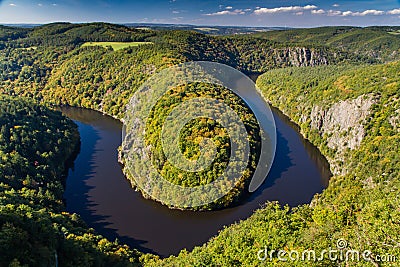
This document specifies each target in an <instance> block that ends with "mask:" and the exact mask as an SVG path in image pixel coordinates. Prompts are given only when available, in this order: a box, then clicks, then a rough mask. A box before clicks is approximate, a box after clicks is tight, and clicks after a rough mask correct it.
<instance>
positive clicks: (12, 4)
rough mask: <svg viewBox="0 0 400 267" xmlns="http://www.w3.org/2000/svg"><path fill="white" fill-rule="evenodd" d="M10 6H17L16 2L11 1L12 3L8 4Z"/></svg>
mask: <svg viewBox="0 0 400 267" xmlns="http://www.w3.org/2000/svg"><path fill="white" fill-rule="evenodd" d="M8 5H9V6H17V5H16V4H14V3H11V4H8Z"/></svg>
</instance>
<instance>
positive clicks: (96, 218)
mask: <svg viewBox="0 0 400 267" xmlns="http://www.w3.org/2000/svg"><path fill="white" fill-rule="evenodd" d="M61 111H62V112H63V113H64V114H65V115H67V116H69V117H70V118H71V119H73V120H74V122H75V123H76V124H77V125H78V130H79V133H80V136H81V144H83V145H82V146H81V148H80V151H79V154H78V156H77V157H76V159H75V162H74V163H73V164H72V166H71V167H70V169H69V172H68V179H67V181H66V190H65V192H64V199H65V200H66V203H67V205H66V207H67V211H68V212H71V213H78V214H79V215H80V216H81V218H82V219H83V220H84V221H85V222H86V224H87V225H88V226H89V227H91V228H94V229H96V231H97V232H99V233H100V234H102V235H103V236H105V237H106V238H108V239H109V240H115V239H116V238H118V240H120V241H122V243H126V244H130V245H131V246H133V247H135V248H137V249H139V250H140V251H143V252H145V253H154V251H152V250H151V249H148V248H146V247H143V246H142V245H143V244H145V243H146V241H144V240H137V239H134V238H132V237H129V236H120V235H119V234H118V232H117V229H115V228H112V223H110V222H109V219H110V217H111V216H109V215H100V214H98V213H97V212H96V210H97V207H98V206H99V204H98V202H97V201H96V200H95V199H94V198H93V195H92V194H90V192H91V191H93V190H94V189H95V188H96V185H91V183H90V182H89V181H91V180H93V179H96V176H97V175H98V172H97V170H98V169H99V167H100V166H99V165H98V164H100V162H99V161H98V155H99V153H100V154H101V153H109V151H108V150H106V151H105V150H104V149H98V143H99V142H101V141H102V136H101V130H102V129H101V127H100V129H99V128H98V127H99V125H96V122H97V123H98V122H101V119H103V118H101V116H102V115H101V114H99V113H97V112H94V113H93V114H90V115H91V116H87V115H88V114H87V113H91V112H92V111H90V110H83V109H71V108H67V107H63V108H61ZM116 125H117V124H116ZM115 149H117V147H115ZM113 165H115V162H114V164H113ZM104 166H106V165H104ZM107 168H108V167H107ZM110 168H115V166H110Z"/></svg>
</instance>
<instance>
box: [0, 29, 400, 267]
mask: <svg viewBox="0 0 400 267" xmlns="http://www.w3.org/2000/svg"><path fill="white" fill-rule="evenodd" d="M398 30H399V29H398V28H393V27H389V28H388V27H371V28H356V27H327V28H316V29H293V30H287V31H271V32H267V33H260V34H255V35H248V36H247V35H246V36H223V37H221V36H208V35H204V34H200V33H196V32H192V31H178V30H171V31H154V30H144V29H141V30H140V29H139V30H138V29H133V28H129V27H126V26H119V25H112V24H105V23H91V24H69V23H55V24H49V25H43V26H40V27H36V28H32V29H21V28H14V27H3V26H2V27H0V111H1V113H0V120H1V122H2V124H1V127H2V128H1V132H0V133H1V134H0V138H1V142H0V146H1V147H0V155H1V157H0V160H1V161H0V179H1V182H2V183H1V187H2V189H1V190H0V201H1V206H0V207H1V214H0V248H1V251H2V252H3V251H5V252H7V253H2V254H1V255H0V262H1V263H5V264H6V265H8V264H9V263H10V262H13V264H14V266H18V263H20V264H27V265H29V266H40V263H41V262H42V261H43V260H45V261H48V262H49V264H50V265H51V264H53V259H54V251H55V250H56V251H58V252H59V254H58V257H59V259H60V263H61V262H62V263H63V265H65V266H107V265H108V266H110V265H113V266H118V264H120V266H127V265H129V264H132V265H135V264H136V265H144V266H163V265H164V266H213V265H214V266H240V265H247V266H258V265H260V264H265V265H266V266H276V265H278V264H279V265H280V266H304V262H286V263H285V262H278V260H277V258H276V257H274V259H273V260H272V261H269V260H267V261H265V262H260V261H259V259H257V253H258V252H259V251H260V250H263V249H265V248H267V249H268V250H271V249H275V250H279V249H288V250H290V249H296V250H300V251H302V250H304V249H315V250H316V251H317V252H318V253H319V252H321V251H322V250H324V249H327V248H329V247H333V248H335V247H336V241H337V240H338V239H345V240H346V241H347V242H348V247H349V248H352V249H359V250H362V251H363V250H365V249H371V250H372V252H373V256H374V255H375V256H376V255H378V254H379V255H381V254H382V255H386V254H390V255H395V256H396V257H397V259H400V254H399V249H398V248H399V243H400V240H399V233H400V225H399V221H400V210H399V207H400V202H399V197H398V196H399V195H400V194H399V190H400V182H399V180H400V179H399V178H400V176H399V171H398V170H399V169H400V166H399V165H400V163H399V152H400V151H399V147H400V136H399V127H400V126H399V125H400V122H399V113H400V111H399V110H400V106H399V99H400V96H399V92H400V81H399V77H398V73H399V72H400V63H399V62H398V61H395V62H392V63H386V64H381V65H375V63H377V62H382V61H393V60H395V59H398V58H399V57H398V56H399V47H400V45H399V39H398V38H400V37H399V36H400V35H396V34H393V33H396V32H397V31H398ZM86 42H151V44H148V45H140V46H138V47H128V48H125V49H120V50H118V51H113V50H112V49H109V48H107V47H106V48H103V47H82V45H83V44H84V43H86ZM191 60H211V61H218V62H221V63H224V64H227V65H230V66H233V67H235V68H237V69H239V70H241V71H243V72H246V73H264V72H266V73H265V74H264V75H262V76H261V77H260V78H259V79H258V81H257V84H258V86H259V87H260V88H261V90H262V92H263V94H264V96H265V98H266V99H268V101H270V102H271V103H272V105H273V106H276V107H278V108H279V109H280V110H282V111H283V112H284V113H285V114H286V115H288V116H289V117H290V118H291V119H292V120H293V121H294V122H295V123H296V124H298V125H299V126H300V128H301V132H302V134H303V135H304V136H305V137H306V138H308V139H309V140H310V141H311V142H312V143H313V144H314V145H316V146H317V147H318V148H319V149H320V150H321V152H322V153H323V154H324V156H325V157H326V158H327V159H328V160H329V162H330V165H331V169H332V172H333V173H334V174H335V176H334V177H333V178H332V180H331V182H330V185H329V187H328V188H327V189H326V190H325V191H324V192H323V193H322V194H321V195H317V196H315V198H314V200H313V201H312V203H311V204H310V205H305V206H302V207H297V208H294V209H290V208H288V207H281V206H280V205H279V204H278V203H267V204H266V205H265V207H263V208H262V209H260V210H258V211H256V212H255V214H254V215H253V216H251V217H250V218H249V219H247V220H245V221H243V222H239V223H237V224H235V225H232V226H227V227H226V228H225V229H224V230H223V231H221V233H220V234H218V235H217V236H216V237H214V238H212V239H211V240H210V241H209V242H208V243H207V244H205V245H203V246H202V247H197V248H195V249H194V250H193V251H192V252H187V251H185V250H183V251H182V252H181V253H180V255H179V256H177V257H170V258H168V259H164V260H160V259H158V257H156V256H154V255H151V254H140V253H138V252H137V251H134V250H132V249H130V248H128V247H126V246H123V245H119V244H118V241H116V242H111V241H109V240H106V239H104V238H103V237H101V236H98V235H97V234H96V233H94V231H93V230H90V229H87V227H86V226H85V225H84V223H83V222H82V221H81V220H80V219H79V216H77V215H71V214H68V213H65V212H63V210H64V208H65V207H64V205H63V203H62V200H61V196H62V192H63V187H62V182H63V179H64V176H63V174H62V171H63V170H64V161H65V160H66V159H67V158H68V157H69V156H70V155H71V154H72V152H73V151H72V150H73V148H74V147H71V146H70V145H71V144H76V143H77V136H76V127H75V126H74V125H73V124H72V123H71V121H69V120H67V119H65V118H64V117H62V116H61V115H60V114H59V113H57V112H54V111H50V110H48V109H47V108H45V107H44V106H42V104H44V105H48V106H50V105H71V106H77V107H86V108H91V109H94V110H99V111H102V112H104V113H106V114H109V115H112V116H114V117H116V118H121V117H122V114H123V111H124V108H125V105H126V103H127V101H129V99H130V97H131V96H132V95H133V93H134V92H135V90H137V88H138V87H139V86H140V85H141V84H142V83H143V82H144V81H145V80H146V79H147V78H148V77H150V76H151V75H153V74H154V73H156V72H159V71H160V70H162V69H164V68H167V67H168V66H171V65H175V64H178V63H182V62H187V61H191ZM371 63H374V65H373V64H371ZM21 96H22V97H25V98H24V99H21ZM21 122H23V123H24V125H21ZM20 126H21V127H20ZM44 137H46V138H47V139H48V142H44V141H43V140H42V139H41V138H44ZM34 140H42V142H36V143H32V142H33V141H34ZM42 143H48V145H49V147H38V146H39V145H40V144H42ZM53 150H54V151H53ZM37 151H39V152H37ZM50 152H51V153H50ZM36 161H37V162H38V163H36ZM32 162H33V163H32ZM32 164H33V165H32ZM35 165H38V166H35ZM10 170H20V171H19V172H15V173H14V172H12V173H10ZM10 236H11V238H9V237H10ZM18 240H22V241H24V242H17V241H18ZM9 248H14V249H9ZM139 257H140V263H139V260H138V258H139ZM344 264H345V263H344V262H343V261H336V262H332V261H330V260H328V259H324V260H323V261H321V262H310V263H307V265H309V266H338V265H344ZM373 264H374V265H375V266H391V265H390V264H391V263H390V262H387V263H379V264H378V262H377V261H376V260H374V262H373ZM0 265H1V264H0ZM347 265H348V266H365V262H362V261H361V262H353V261H352V262H348V263H347Z"/></svg>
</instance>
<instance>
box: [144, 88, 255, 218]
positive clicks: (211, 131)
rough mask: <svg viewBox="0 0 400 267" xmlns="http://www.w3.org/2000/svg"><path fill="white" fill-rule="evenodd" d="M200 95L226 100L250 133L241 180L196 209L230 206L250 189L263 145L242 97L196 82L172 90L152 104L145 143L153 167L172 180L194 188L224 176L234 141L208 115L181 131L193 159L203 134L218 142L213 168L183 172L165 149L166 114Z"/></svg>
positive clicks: (187, 154)
mask: <svg viewBox="0 0 400 267" xmlns="http://www.w3.org/2000/svg"><path fill="white" fill-rule="evenodd" d="M198 97H206V98H211V99H217V100H220V101H223V102H224V103H225V104H226V105H227V106H229V107H230V108H231V109H232V110H234V111H235V113H236V114H238V116H239V118H240V119H241V121H242V122H243V124H244V126H245V127H246V131H247V133H248V139H249V146H250V155H251V156H250V158H249V162H248V164H247V168H246V170H245V171H244V172H243V175H242V177H241V178H240V182H238V183H237V184H236V186H235V188H233V189H232V190H231V191H229V194H227V195H226V196H224V197H223V198H221V199H219V200H218V201H217V202H216V203H211V204H209V205H207V206H205V207H196V209H202V210H204V209H216V208H224V207H228V206H229V205H231V204H232V203H233V202H237V201H238V200H239V198H240V197H241V196H243V195H244V194H245V193H246V192H247V191H246V188H247V187H248V185H249V182H250V178H251V177H252V175H253V173H254V171H255V168H256V166H257V163H258V158H259V154H260V147H261V144H260V142H261V137H260V128H259V125H258V122H257V120H256V118H255V115H254V114H253V112H252V111H251V109H249V108H248V106H247V105H246V103H245V102H244V101H243V100H242V99H241V98H240V97H239V96H237V95H235V94H234V93H233V92H231V91H230V90H228V89H226V88H224V87H218V86H212V85H209V84H202V83H193V84H189V85H186V86H180V87H176V88H173V89H171V90H169V91H168V92H167V93H166V94H165V95H164V96H163V97H162V98H161V99H160V100H159V101H158V102H157V104H156V105H155V106H154V107H153V109H152V111H151V113H150V116H149V118H148V120H147V124H146V145H148V146H150V147H151V148H152V150H151V152H150V153H151V155H152V158H151V160H152V161H153V166H157V167H158V172H159V173H160V174H161V175H162V176H163V177H164V178H165V179H166V180H168V181H169V182H171V183H174V184H177V185H182V186H185V187H195V186H200V185H206V184H209V183H211V182H213V181H215V180H216V179H217V178H218V177H219V176H220V175H222V173H223V172H224V170H225V169H226V167H227V165H228V163H229V159H230V152H231V143H230V138H229V134H228V132H227V130H226V129H224V128H223V127H222V125H220V124H219V123H217V122H216V121H215V120H212V119H207V118H200V119H195V120H192V121H190V122H189V123H188V124H187V125H185V127H184V128H183V129H182V131H181V132H180V133H179V134H180V140H181V142H180V149H181V151H182V153H183V154H184V155H185V157H186V158H188V159H190V160H196V159H198V157H199V156H200V150H199V142H200V140H202V137H203V138H204V137H205V138H211V140H212V142H213V143H214V144H216V149H217V153H216V155H215V157H214V160H213V162H212V164H211V166H210V167H208V168H206V169H205V170H203V171H200V172H188V171H183V170H180V169H179V168H176V167H174V166H173V165H171V164H170V163H169V162H168V161H167V159H166V156H165V155H164V152H163V147H162V143H161V131H162V126H163V125H164V121H165V119H166V117H167V116H168V115H169V114H170V112H171V111H172V110H173V109H174V108H175V107H177V106H178V105H179V104H181V103H183V102H185V101H188V100H189V99H192V98H198ZM215 113H216V114H218V111H217V110H215ZM199 138H200V139H199ZM237 149H238V150H239V149H240V148H237Z"/></svg>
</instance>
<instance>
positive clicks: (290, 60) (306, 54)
mask: <svg viewBox="0 0 400 267" xmlns="http://www.w3.org/2000/svg"><path fill="white" fill-rule="evenodd" d="M275 53H276V55H275V57H274V58H275V59H276V61H277V62H279V63H286V64H287V65H289V66H295V67H305V66H318V65H327V64H328V59H327V57H326V56H325V55H323V53H322V52H321V51H319V50H316V49H309V48H305V47H295V48H286V49H284V50H275Z"/></svg>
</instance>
